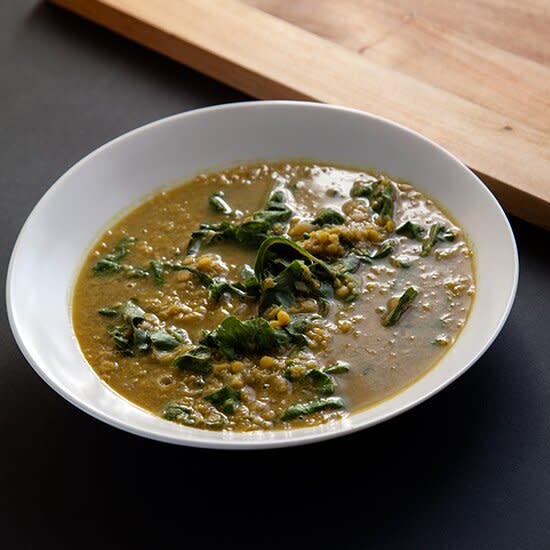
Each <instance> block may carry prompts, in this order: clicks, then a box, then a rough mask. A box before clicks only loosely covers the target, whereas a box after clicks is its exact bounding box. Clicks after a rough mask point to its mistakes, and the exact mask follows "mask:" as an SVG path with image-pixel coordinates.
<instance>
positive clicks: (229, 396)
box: [204, 386, 241, 414]
mask: <svg viewBox="0 0 550 550" xmlns="http://www.w3.org/2000/svg"><path fill="white" fill-rule="evenodd" d="M204 399H205V400H206V401H210V403H213V404H214V405H219V406H220V409H221V410H222V412H224V413H225V414H234V413H235V411H236V410H237V407H238V406H239V401H240V400H241V392H240V391H238V390H234V389H233V388H231V387H230V386H224V387H223V388H221V389H220V390H218V391H215V392H213V393H211V394H209V395H206V396H205V397H204Z"/></svg>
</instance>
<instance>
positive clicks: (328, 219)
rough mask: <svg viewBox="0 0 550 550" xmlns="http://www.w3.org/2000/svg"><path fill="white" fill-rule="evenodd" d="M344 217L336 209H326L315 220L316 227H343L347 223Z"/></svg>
mask: <svg viewBox="0 0 550 550" xmlns="http://www.w3.org/2000/svg"><path fill="white" fill-rule="evenodd" d="M345 219H346V218H345V217H344V215H343V214H342V213H341V212H339V211H338V210H335V209H334V208H325V209H324V210H323V211H322V212H321V213H320V214H319V215H318V216H317V217H316V218H315V219H314V220H313V223H314V224H315V225H320V226H323V225H341V224H343V223H344V221H345Z"/></svg>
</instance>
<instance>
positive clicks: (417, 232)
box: [395, 220, 426, 241]
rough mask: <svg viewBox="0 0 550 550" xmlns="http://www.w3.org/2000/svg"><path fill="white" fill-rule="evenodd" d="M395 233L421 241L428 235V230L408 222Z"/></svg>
mask: <svg viewBox="0 0 550 550" xmlns="http://www.w3.org/2000/svg"><path fill="white" fill-rule="evenodd" d="M395 232H396V233H397V234H398V235H405V237H409V239H415V240H417V241H421V240H422V238H423V237H424V235H425V234H426V228H425V227H422V226H421V225H419V224H417V223H414V222H411V221H410V220H408V221H406V222H405V223H402V224H401V225H399V226H398V227H397V228H396V230H395Z"/></svg>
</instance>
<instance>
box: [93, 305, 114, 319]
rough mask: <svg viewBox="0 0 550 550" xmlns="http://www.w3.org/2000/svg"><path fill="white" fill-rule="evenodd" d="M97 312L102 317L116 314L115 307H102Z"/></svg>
mask: <svg viewBox="0 0 550 550" xmlns="http://www.w3.org/2000/svg"><path fill="white" fill-rule="evenodd" d="M97 312H98V313H99V314H100V315H103V316H104V317H116V316H117V315H118V308H117V307H102V308H101V309H98V310H97Z"/></svg>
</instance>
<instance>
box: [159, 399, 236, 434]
mask: <svg viewBox="0 0 550 550" xmlns="http://www.w3.org/2000/svg"><path fill="white" fill-rule="evenodd" d="M163 416H164V418H166V420H171V421H172V422H178V423H179V424H183V425H185V426H191V427H194V428H209V429H211V430H221V429H223V427H224V426H225V424H226V422H227V419H226V418H225V417H224V416H223V415H222V414H221V413H216V414H215V415H211V416H210V417H209V418H203V417H202V416H201V415H199V414H198V413H197V412H196V411H195V410H193V409H192V408H191V407H188V406H187V405H181V404H179V403H169V404H168V405H167V406H166V408H165V409H164V413H163Z"/></svg>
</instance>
